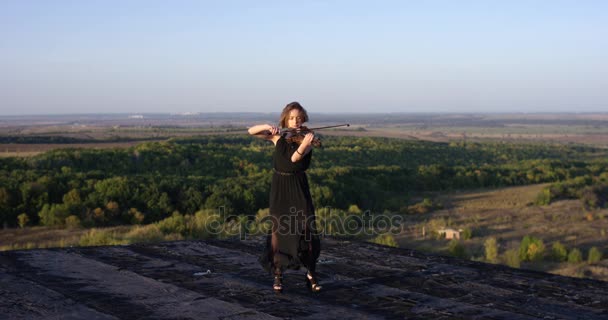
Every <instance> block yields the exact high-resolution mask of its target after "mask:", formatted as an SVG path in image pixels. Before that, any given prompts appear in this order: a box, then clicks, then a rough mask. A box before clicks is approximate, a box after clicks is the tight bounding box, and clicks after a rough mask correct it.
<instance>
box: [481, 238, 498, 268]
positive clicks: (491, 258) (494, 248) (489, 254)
mask: <svg viewBox="0 0 608 320" xmlns="http://www.w3.org/2000/svg"><path fill="white" fill-rule="evenodd" d="M483 247H484V251H485V254H486V260H487V261H488V262H491V263H497V262H498V244H497V243H496V238H493V237H491V238H488V239H486V241H485V242H484V243H483Z"/></svg>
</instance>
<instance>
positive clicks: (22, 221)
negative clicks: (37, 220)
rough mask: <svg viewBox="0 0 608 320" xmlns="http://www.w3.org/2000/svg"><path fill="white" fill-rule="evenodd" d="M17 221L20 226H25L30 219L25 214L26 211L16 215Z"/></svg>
mask: <svg viewBox="0 0 608 320" xmlns="http://www.w3.org/2000/svg"><path fill="white" fill-rule="evenodd" d="M17 221H18V223H19V227H20V228H25V226H26V225H27V223H28V222H29V221H30V218H29V217H28V216H27V214H26V213H22V214H20V215H19V216H17Z"/></svg>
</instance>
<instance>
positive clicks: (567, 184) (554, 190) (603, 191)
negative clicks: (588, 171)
mask: <svg viewBox="0 0 608 320" xmlns="http://www.w3.org/2000/svg"><path fill="white" fill-rule="evenodd" d="M596 169H597V170H592V171H594V173H595V174H596V175H583V176H579V177H576V178H573V179H568V180H565V181H560V182H556V183H553V184H551V185H550V186H548V187H545V188H544V189H543V190H541V192H540V193H539V195H538V197H537V199H536V204H538V205H548V204H550V203H551V202H554V201H557V200H564V199H579V200H581V202H582V205H583V208H584V209H585V210H593V209H598V208H606V207H608V172H606V171H605V168H603V171H601V170H602V169H600V168H599V167H598V168H596Z"/></svg>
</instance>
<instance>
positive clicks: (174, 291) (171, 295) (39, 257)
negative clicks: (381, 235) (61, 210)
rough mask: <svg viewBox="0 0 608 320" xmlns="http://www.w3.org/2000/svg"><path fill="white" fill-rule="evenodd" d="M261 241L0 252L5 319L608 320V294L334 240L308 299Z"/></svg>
mask: <svg viewBox="0 0 608 320" xmlns="http://www.w3.org/2000/svg"><path fill="white" fill-rule="evenodd" d="M263 243H264V242H263V240H262V239H261V238H253V239H247V240H208V241H177V242H164V243H154V244H138V245H129V246H112V247H88V248H68V249H45V250H23V251H5V252H0V297H1V299H0V319H4V318H8V319H13V318H19V319H22V318H34V319H35V318H40V319H82V318H86V319H132V318H146V319H152V318H153V319H169V318H172V319H177V318H179V319H201V318H227V319H270V318H298V319H300V318H309V319H332V318H340V319H343V318H344V317H345V316H346V317H348V318H366V319H376V318H378V319H383V318H414V319H453V318H467V319H470V318H478V319H509V320H511V319H538V318H543V319H608V311H607V310H608V285H607V283H606V282H601V281H596V280H589V279H577V278H568V277H562V276H558V275H552V274H547V273H542V272H536V271H528V270H519V269H512V268H508V267H505V266H501V265H492V264H486V263H480V262H474V261H468V260H460V259H456V258H451V257H445V256H438V255H431V254H425V253H421V252H417V251H412V250H407V249H397V248H389V247H383V246H379V245H375V244H371V243H365V242H357V241H352V242H351V241H344V240H336V239H329V238H326V239H324V240H323V242H322V246H323V248H322V253H321V258H320V260H319V266H318V272H319V277H320V282H321V284H322V285H323V291H322V292H321V293H318V294H311V293H308V292H307V290H306V289H305V286H304V285H305V281H304V271H290V272H287V273H286V274H285V276H284V287H285V289H284V292H283V293H281V294H275V293H273V291H272V279H271V277H270V276H269V275H268V274H266V273H265V272H264V271H263V270H262V268H261V267H260V266H259V264H258V263H257V257H258V255H259V254H260V253H261V251H262V246H263Z"/></svg>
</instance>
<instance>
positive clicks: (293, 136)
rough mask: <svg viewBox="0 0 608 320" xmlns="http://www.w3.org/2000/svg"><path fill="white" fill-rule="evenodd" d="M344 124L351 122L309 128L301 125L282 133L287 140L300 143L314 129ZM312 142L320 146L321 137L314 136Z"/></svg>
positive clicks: (347, 125) (284, 130)
mask: <svg viewBox="0 0 608 320" xmlns="http://www.w3.org/2000/svg"><path fill="white" fill-rule="evenodd" d="M344 126H346V127H350V124H349V123H346V124H339V125H335V126H326V127H318V128H308V127H306V126H301V127H299V128H287V129H283V130H281V135H282V136H283V137H285V140H286V141H287V142H289V143H295V144H297V145H300V144H302V142H303V141H304V137H305V136H306V134H308V133H314V131H313V130H321V129H327V128H336V127H344ZM311 144H312V146H313V147H320V146H321V139H319V137H314V138H313V139H312V143H311Z"/></svg>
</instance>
